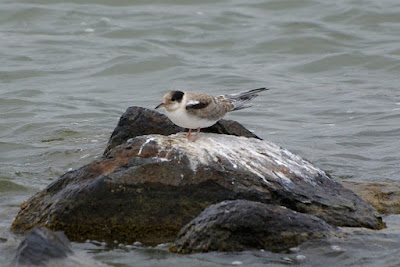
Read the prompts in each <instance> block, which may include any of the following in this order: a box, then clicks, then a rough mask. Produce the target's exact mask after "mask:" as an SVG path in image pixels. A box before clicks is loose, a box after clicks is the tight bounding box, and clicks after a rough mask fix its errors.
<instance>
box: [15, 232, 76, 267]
mask: <svg viewBox="0 0 400 267" xmlns="http://www.w3.org/2000/svg"><path fill="white" fill-rule="evenodd" d="M71 254H73V252H72V250H71V246H70V242H69V240H68V238H67V237H66V236H65V235H64V233H62V232H53V231H50V230H49V229H47V228H45V227H35V228H34V229H33V230H32V231H30V232H29V234H28V235H27V236H26V237H25V239H24V240H23V241H22V242H21V244H20V245H19V246H18V251H17V255H16V256H15V258H14V260H13V262H12V266H47V265H48V264H49V262H53V264H56V263H55V262H54V261H56V260H61V259H64V258H66V257H67V256H68V255H71Z"/></svg>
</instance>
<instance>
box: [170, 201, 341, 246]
mask: <svg viewBox="0 0 400 267" xmlns="http://www.w3.org/2000/svg"><path fill="white" fill-rule="evenodd" d="M333 233H334V229H333V228H332V227H331V226H330V225H328V224H327V223H326V222H324V221H323V220H321V219H319V218H317V217H315V216H313V215H309V214H303V213H298V212H295V211H292V210H290V209H287V208H285V207H282V206H278V205H268V204H263V203H260V202H253V201H248V200H232V201H224V202H221V203H219V204H215V205H211V206H209V207H208V208H207V209H205V210H204V211H203V212H202V213H201V214H200V215H199V216H197V217H196V218H195V219H193V220H192V221H191V222H190V223H188V224H187V225H186V226H184V227H183V228H182V230H181V231H180V232H179V234H178V238H177V240H176V241H175V244H174V246H172V247H170V250H171V251H173V252H179V253H198V252H208V251H242V250H250V249H265V250H270V251H276V252H278V251H282V250H286V249H289V248H291V247H294V246H298V245H299V244H300V243H302V242H304V241H307V240H311V239H320V238H326V237H329V236H332V235H333Z"/></svg>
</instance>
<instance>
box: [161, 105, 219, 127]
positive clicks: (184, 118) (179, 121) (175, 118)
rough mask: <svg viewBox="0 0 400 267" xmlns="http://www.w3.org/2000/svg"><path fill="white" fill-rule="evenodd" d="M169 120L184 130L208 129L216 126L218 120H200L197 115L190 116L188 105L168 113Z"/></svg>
mask: <svg viewBox="0 0 400 267" xmlns="http://www.w3.org/2000/svg"><path fill="white" fill-rule="evenodd" d="M166 112H167V116H168V118H169V119H170V120H171V121H172V122H173V123H174V124H176V125H178V126H180V127H182V128H189V129H197V128H206V127H210V126H212V125H214V124H215V123H216V122H217V121H218V120H207V119H202V118H199V117H197V116H195V115H192V114H189V113H188V112H187V111H186V105H182V106H180V107H179V108H178V109H176V110H174V111H168V110H166Z"/></svg>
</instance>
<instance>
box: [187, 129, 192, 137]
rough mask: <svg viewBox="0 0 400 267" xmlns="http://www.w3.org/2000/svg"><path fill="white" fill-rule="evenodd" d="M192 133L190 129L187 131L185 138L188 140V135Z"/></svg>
mask: <svg viewBox="0 0 400 267" xmlns="http://www.w3.org/2000/svg"><path fill="white" fill-rule="evenodd" d="M191 133H192V129H189V131H188V132H187V134H186V138H187V139H190V134H191Z"/></svg>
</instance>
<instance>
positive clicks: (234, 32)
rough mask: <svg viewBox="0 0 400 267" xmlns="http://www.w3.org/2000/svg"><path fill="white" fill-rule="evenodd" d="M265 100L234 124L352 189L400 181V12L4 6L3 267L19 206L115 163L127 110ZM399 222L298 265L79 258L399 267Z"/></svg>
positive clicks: (105, 251) (294, 258)
mask: <svg viewBox="0 0 400 267" xmlns="http://www.w3.org/2000/svg"><path fill="white" fill-rule="evenodd" d="M263 86H265V87H268V88H270V89H271V90H269V91H267V92H265V93H263V94H262V95H261V96H260V97H258V98H257V99H256V101H254V106H253V107H252V108H250V109H246V110H241V111H238V112H236V113H231V114H230V115H228V116H227V118H228V119H233V120H237V121H238V122H240V123H242V124H243V125H245V126H246V127H247V128H249V129H251V130H252V131H254V133H256V134H257V135H259V136H260V137H261V138H263V139H266V140H269V141H272V142H274V143H277V144H279V145H281V146H282V147H285V148H287V149H289V150H291V151H292V152H295V153H297V154H299V155H300V156H302V157H304V158H307V159H308V160H310V161H311V162H313V163H314V165H316V166H318V167H319V168H321V169H323V170H325V171H328V172H329V173H331V174H332V176H334V177H335V178H337V179H347V180H353V181H377V182H389V183H400V149H399V148H400V138H399V137H400V88H399V87H400V2H399V1H398V0H382V1H362V0H360V1H355V0H337V1H327V0H325V1H324V0H248V1H239V0H231V1H229V0H214V1H211V0H206V1H194V0H185V1H182V0H164V1H143V0H138V1H128V0H116V1H105V0H88V1H76V0H70V1H60V0H52V1H50V0H34V1H27V0H2V1H0V258H2V259H5V260H3V261H1V263H0V265H2V264H5V266H7V264H8V263H9V262H10V261H11V260H12V258H13V256H14V253H15V250H16V247H17V245H18V242H19V240H20V238H21V237H18V236H15V235H13V234H12V233H11V232H10V225H11V223H12V220H13V218H14V217H15V216H16V214H17V212H18V210H19V204H20V203H21V202H23V201H26V200H27V199H28V198H29V197H30V196H31V195H33V194H34V193H35V192H37V191H39V190H40V189H43V188H44V187H46V185H48V184H49V183H50V182H51V181H53V180H55V179H56V178H57V177H58V176H60V175H61V174H63V173H65V172H66V171H68V170H70V169H76V168H78V167H80V166H82V165H84V164H86V163H89V162H90V161H92V160H93V159H95V158H96V157H100V156H101V154H102V152H103V149H104V147H105V144H106V142H107V140H108V138H109V136H110V134H111V132H112V130H113V129H114V127H115V126H116V124H117V122H118V118H119V117H120V115H121V114H122V113H123V112H124V111H125V110H126V108H128V107H129V106H133V105H136V106H142V107H146V108H154V107H155V106H156V105H157V104H159V103H160V101H161V97H162V95H163V94H164V93H165V92H167V91H169V90H171V89H179V90H190V91H199V92H205V93H210V94H226V93H235V92H239V91H241V90H247V89H253V88H258V87H263ZM385 220H386V222H387V224H388V226H389V228H388V229H385V230H382V231H377V232H373V231H366V230H361V229H358V230H357V229H355V230H349V231H350V233H349V234H348V237H347V238H345V239H332V240H326V241H317V242H310V243H306V244H303V245H301V246H300V247H299V248H295V249H293V250H292V251H291V252H288V253H269V252H266V251H248V252H242V253H206V254H195V255H187V256H182V255H175V254H171V253H168V252H167V249H166V245H160V246H158V247H154V248H151V247H145V246H141V245H137V246H136V245H131V246H123V245H121V244H115V246H110V244H103V243H101V242H96V241H88V242H85V243H73V247H74V249H75V250H76V251H80V252H82V253H84V254H85V255H88V256H90V257H92V258H94V259H95V260H96V261H98V262H99V263H103V264H108V265H111V266H229V265H243V266H262V265H268V266H284V265H295V266H319V265H321V264H325V265H326V266H398V265H399V264H400V257H399V256H398V255H400V246H399V243H400V218H399V217H398V216H397V215H390V216H387V217H386V218H385Z"/></svg>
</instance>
